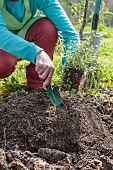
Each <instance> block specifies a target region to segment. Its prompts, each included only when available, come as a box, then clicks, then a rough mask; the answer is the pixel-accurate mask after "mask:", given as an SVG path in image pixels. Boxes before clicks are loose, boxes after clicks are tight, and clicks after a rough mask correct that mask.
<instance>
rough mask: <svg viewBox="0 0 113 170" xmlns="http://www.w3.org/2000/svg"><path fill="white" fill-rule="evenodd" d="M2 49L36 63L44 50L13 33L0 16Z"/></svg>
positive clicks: (0, 46) (0, 45)
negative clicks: (37, 57) (38, 55)
mask: <svg viewBox="0 0 113 170" xmlns="http://www.w3.org/2000/svg"><path fill="white" fill-rule="evenodd" d="M0 48H1V49H3V50H5V51H6V52H8V53H10V54H13V55H15V56H16V57H18V58H22V59H25V60H28V61H30V62H32V63H34V62H35V58H36V55H37V54H38V53H39V52H40V51H41V50H43V49H41V48H40V47H38V46H36V45H35V44H34V43H30V42H28V41H26V40H24V39H22V38H20V37H19V36H17V35H14V34H13V33H11V32H10V31H9V30H8V29H7V28H6V26H5V24H4V23H3V21H2V16H0Z"/></svg>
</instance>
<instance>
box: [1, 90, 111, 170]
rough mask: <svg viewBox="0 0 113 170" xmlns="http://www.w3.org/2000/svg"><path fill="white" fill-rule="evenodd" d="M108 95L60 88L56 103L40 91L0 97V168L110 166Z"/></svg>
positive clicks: (97, 169) (87, 169)
mask: <svg viewBox="0 0 113 170" xmlns="http://www.w3.org/2000/svg"><path fill="white" fill-rule="evenodd" d="M112 94H113V93H112V90H111V91H110V94H109V95H107V97H106V95H105V94H103V95H102V96H101V97H100V98H91V97H89V96H85V97H83V96H80V95H69V94H67V93H66V92H62V93H61V95H62V97H63V100H64V105H63V106H59V107H57V108H56V107H53V106H52V105H51V102H50V100H49V98H48V97H47V94H46V91H44V90H34V91H31V92H29V93H23V92H18V93H13V94H12V95H10V96H9V97H7V98H5V99H4V100H2V101H0V170H93V169H94V170H113V100H111V99H112V96H113V95H112ZM108 96H110V97H111V98H110V99H109V97H108Z"/></svg>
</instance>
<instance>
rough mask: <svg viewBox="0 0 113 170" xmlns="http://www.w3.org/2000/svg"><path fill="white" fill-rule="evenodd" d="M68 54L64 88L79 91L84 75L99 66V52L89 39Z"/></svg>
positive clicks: (63, 80) (63, 81) (64, 72)
mask: <svg viewBox="0 0 113 170" xmlns="http://www.w3.org/2000/svg"><path fill="white" fill-rule="evenodd" d="M70 48H72V47H70ZM66 56H67V64H66V65H65V66H64V70H63V78H62V89H64V90H68V91H74V92H78V90H79V85H80V82H81V80H82V77H83V75H84V74H85V73H88V74H89V73H90V72H92V70H93V69H95V68H97V67H98V64H97V53H96V51H95V50H94V48H93V46H91V40H90V39H87V40H85V41H83V42H82V43H81V44H80V46H79V48H78V49H77V50H75V51H73V52H72V53H70V51H67V54H66Z"/></svg>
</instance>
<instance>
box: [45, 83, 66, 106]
mask: <svg viewBox="0 0 113 170" xmlns="http://www.w3.org/2000/svg"><path fill="white" fill-rule="evenodd" d="M47 94H48V97H49V98H50V100H51V102H52V104H53V105H54V106H60V105H61V104H63V99H62V97H61V96H60V93H59V91H58V89H57V87H54V88H53V89H52V87H51V84H49V85H48V86H47Z"/></svg>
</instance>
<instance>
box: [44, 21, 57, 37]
mask: <svg viewBox="0 0 113 170" xmlns="http://www.w3.org/2000/svg"><path fill="white" fill-rule="evenodd" d="M44 31H45V33H46V34H47V35H48V36H50V37H53V36H54V37H56V38H58V33H57V29H56V27H55V26H54V24H53V23H52V21H50V20H49V19H48V18H45V30H44Z"/></svg>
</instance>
